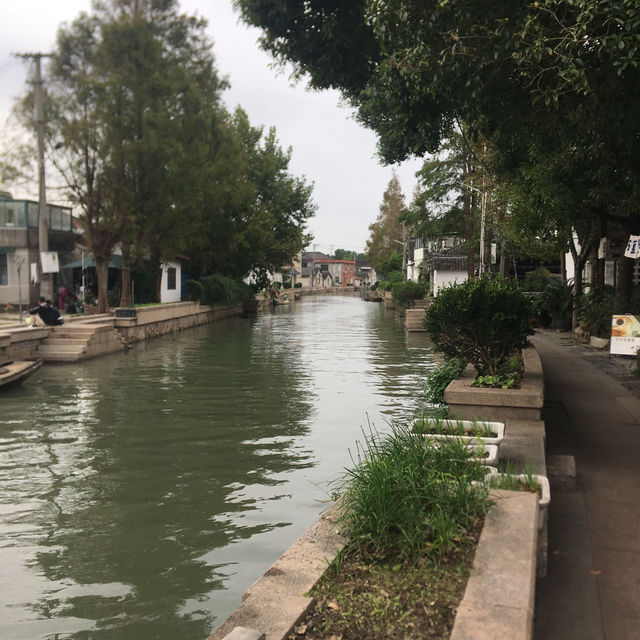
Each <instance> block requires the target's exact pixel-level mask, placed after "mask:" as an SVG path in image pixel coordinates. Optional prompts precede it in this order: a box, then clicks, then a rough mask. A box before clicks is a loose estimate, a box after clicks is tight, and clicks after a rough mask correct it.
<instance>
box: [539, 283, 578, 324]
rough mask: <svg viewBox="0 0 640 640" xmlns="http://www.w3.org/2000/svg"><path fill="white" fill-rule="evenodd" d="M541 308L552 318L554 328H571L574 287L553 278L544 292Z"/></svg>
mask: <svg viewBox="0 0 640 640" xmlns="http://www.w3.org/2000/svg"><path fill="white" fill-rule="evenodd" d="M540 308H541V309H542V310H543V311H546V312H547V313H548V314H549V315H550V316H551V326H552V327H554V328H556V329H567V328H569V327H570V326H571V314H572V311H573V287H572V286H571V285H570V284H569V283H566V282H563V281H562V280H561V279H560V278H553V279H552V280H551V282H549V284H548V285H547V286H546V287H545V289H544V291H543V292H542V296H541V298H540Z"/></svg>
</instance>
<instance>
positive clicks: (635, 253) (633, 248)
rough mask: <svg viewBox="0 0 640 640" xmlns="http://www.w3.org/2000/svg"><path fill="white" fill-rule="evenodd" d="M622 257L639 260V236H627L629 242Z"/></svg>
mask: <svg viewBox="0 0 640 640" xmlns="http://www.w3.org/2000/svg"><path fill="white" fill-rule="evenodd" d="M624 257H625V258H640V236H629V242H627V248H626V249H625V251H624Z"/></svg>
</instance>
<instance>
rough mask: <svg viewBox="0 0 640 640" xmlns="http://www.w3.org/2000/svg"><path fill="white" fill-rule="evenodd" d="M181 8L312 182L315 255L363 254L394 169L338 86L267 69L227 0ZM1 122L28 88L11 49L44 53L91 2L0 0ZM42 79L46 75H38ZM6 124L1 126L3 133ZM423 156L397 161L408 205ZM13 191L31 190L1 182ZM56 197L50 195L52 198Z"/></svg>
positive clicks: (234, 86) (202, 0)
mask: <svg viewBox="0 0 640 640" xmlns="http://www.w3.org/2000/svg"><path fill="white" fill-rule="evenodd" d="M180 4H181V7H182V10H183V11H184V12H185V13H189V14H193V13H197V14H199V15H200V16H202V17H204V18H206V19H207V20H208V22H209V34H210V36H211V37H212V39H213V42H214V45H213V51H214V55H215V58H216V62H217V67H218V70H219V71H220V73H221V74H223V75H226V76H227V77H228V79H229V81H230V83H231V88H230V89H229V90H228V91H226V92H225V94H224V99H225V102H226V104H227V106H228V108H230V109H233V108H234V107H235V106H237V105H241V106H242V107H243V108H244V109H245V110H246V111H247V113H248V114H249V118H250V120H251V123H252V124H253V125H265V126H267V127H268V126H272V125H273V126H275V127H276V131H277V135H278V139H279V141H280V144H281V145H282V146H283V147H289V146H291V147H292V148H293V155H292V161H291V165H290V170H291V172H292V173H294V174H295V175H297V176H305V177H306V179H307V180H308V181H310V182H313V183H314V184H315V187H314V196H313V197H314V201H315V202H316V203H317V205H318V212H317V214H316V216H315V217H314V218H313V219H312V220H311V221H310V224H309V230H310V231H311V233H312V234H313V235H314V240H313V242H314V243H315V244H316V245H317V246H316V249H317V250H318V251H324V252H329V251H331V250H332V249H336V248H337V247H342V248H345V249H351V250H357V251H361V250H362V249H363V248H364V245H365V242H366V240H367V238H368V236H369V232H368V227H369V224H371V223H372V222H373V221H374V220H375V219H376V216H377V215H378V211H379V206H380V203H381V201H382V194H383V193H384V190H385V189H386V186H387V184H388V182H389V179H390V178H391V167H383V166H381V165H380V164H379V162H378V161H377V159H376V136H375V135H374V134H373V133H372V132H371V131H368V130H366V129H364V128H363V127H361V126H360V125H358V124H357V123H356V122H355V120H354V119H353V117H352V114H351V112H350V110H349V109H347V108H346V107H341V106H340V96H339V94H338V93H337V92H330V91H325V92H309V91H306V90H305V88H304V85H303V84H299V85H296V86H291V83H290V81H289V79H288V77H287V75H286V74H282V73H280V74H279V73H277V72H276V71H275V70H274V69H272V68H271V67H270V63H271V59H270V57H269V56H268V55H267V54H265V53H264V52H262V51H261V50H260V49H259V48H258V45H257V39H258V36H259V31H258V30H256V29H249V28H248V27H246V26H245V25H244V24H242V23H239V21H238V17H237V15H236V14H235V13H234V11H233V10H232V7H231V0H181V3H180ZM0 5H1V6H2V32H3V37H2V40H1V41H0V86H2V92H1V95H0V121H1V122H2V123H5V122H6V118H7V116H8V114H9V110H10V107H11V104H12V99H13V98H14V97H15V96H17V95H19V94H20V93H21V92H22V91H24V88H25V80H26V77H27V72H28V63H27V62H25V61H22V60H17V59H15V58H14V57H12V54H13V53H16V52H20V53H24V52H36V51H39V52H46V51H50V50H51V49H52V48H53V46H54V43H55V37H56V31H57V29H58V26H59V25H60V24H61V23H62V22H69V21H71V20H73V19H74V18H75V17H76V16H77V15H78V13H79V12H81V11H88V10H89V9H90V8H91V1H90V0H62V1H58V2H54V1H52V0H19V1H14V0H0ZM45 81H46V77H45ZM6 127H7V125H6V124H4V126H3V127H1V128H0V132H5V133H6V131H7V128H6ZM419 167H420V162H418V161H417V160H416V161H409V162H406V163H404V164H403V165H402V166H400V167H396V171H397V172H398V176H399V178H400V183H401V185H402V189H403V192H404V195H405V198H406V200H407V201H410V199H411V194H412V192H413V189H414V186H415V183H416V180H415V176H414V174H415V172H416V171H417V170H418V168H419ZM0 188H2V189H5V190H8V191H11V192H12V193H13V195H14V197H26V196H28V195H31V196H32V197H33V195H34V194H35V195H37V185H34V188H33V192H32V194H27V193H23V192H21V191H20V190H19V189H16V188H15V186H14V185H8V184H4V185H2V186H1V187H0ZM54 199H55V197H52V195H51V194H50V195H49V200H54Z"/></svg>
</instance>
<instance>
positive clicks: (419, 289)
mask: <svg viewBox="0 0 640 640" xmlns="http://www.w3.org/2000/svg"><path fill="white" fill-rule="evenodd" d="M391 291H392V293H393V299H394V300H395V302H396V303H397V304H399V305H402V306H405V307H409V306H411V305H412V304H413V301H414V300H421V299H422V298H424V295H425V288H424V284H423V283H422V282H412V281H411V280H407V281H406V282H404V281H403V282H396V283H395V284H394V285H393V286H392V287H391Z"/></svg>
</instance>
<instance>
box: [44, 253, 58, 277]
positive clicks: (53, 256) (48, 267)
mask: <svg viewBox="0 0 640 640" xmlns="http://www.w3.org/2000/svg"><path fill="white" fill-rule="evenodd" d="M40 261H41V262H42V273H58V272H59V271H60V263H59V262H58V252H57V251H41V252H40Z"/></svg>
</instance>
